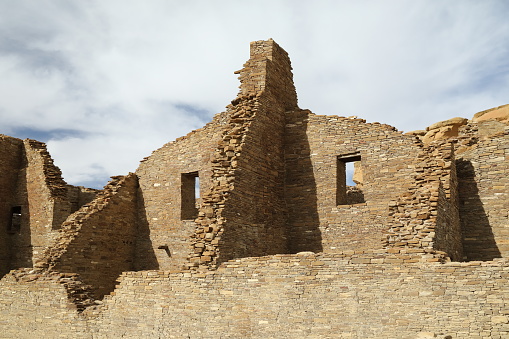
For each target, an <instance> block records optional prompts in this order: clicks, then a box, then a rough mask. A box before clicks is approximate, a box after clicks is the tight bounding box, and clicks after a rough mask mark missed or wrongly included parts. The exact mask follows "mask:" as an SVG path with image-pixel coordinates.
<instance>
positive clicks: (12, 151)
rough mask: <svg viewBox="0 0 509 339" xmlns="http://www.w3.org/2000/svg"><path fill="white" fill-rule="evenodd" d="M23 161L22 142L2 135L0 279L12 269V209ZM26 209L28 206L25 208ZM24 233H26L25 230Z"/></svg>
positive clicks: (0, 141) (0, 160) (0, 146)
mask: <svg viewBox="0 0 509 339" xmlns="http://www.w3.org/2000/svg"><path fill="white" fill-rule="evenodd" d="M21 160H22V141H21V140H19V139H16V138H11V137H8V136H5V135H0V171H1V173H2V175H1V176H0V277H1V276H3V275H4V274H5V273H7V272H8V271H9V270H10V268H11V256H12V252H11V242H12V240H11V238H12V233H14V232H15V231H14V230H12V229H11V223H12V207H13V206H15V204H16V201H15V195H14V194H13V192H15V190H16V184H17V180H18V171H19V168H20V166H21ZM24 207H25V209H26V205H25V206H24ZM23 231H26V230H25V229H23Z"/></svg>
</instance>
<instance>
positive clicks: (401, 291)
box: [0, 251, 509, 339]
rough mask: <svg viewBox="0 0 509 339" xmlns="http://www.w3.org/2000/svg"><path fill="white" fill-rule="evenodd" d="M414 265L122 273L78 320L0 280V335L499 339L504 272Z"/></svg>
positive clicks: (389, 261)
mask: <svg viewBox="0 0 509 339" xmlns="http://www.w3.org/2000/svg"><path fill="white" fill-rule="evenodd" d="M430 255H431V254H430ZM414 259H415V260H417V261H419V260H422V256H421V255H420V254H419V255H418V256H415V257H414V256H412V254H411V253H407V254H405V253H399V254H386V253H382V252H379V253H376V252H370V253H367V252H366V253H363V252H362V251H360V252H357V253H355V252H353V251H352V252H345V253H336V254H320V255H277V256H268V257H259V258H244V259H237V260H234V261H230V262H226V263H223V264H222V265H221V266H220V267H219V268H218V270H217V271H209V272H201V273H200V272H199V273H192V272H188V273H170V272H168V271H166V272H165V271H144V272H125V273H124V274H123V275H122V276H121V277H120V284H119V285H118V287H117V289H116V291H115V294H114V295H110V296H107V297H106V298H105V299H104V301H103V304H102V305H100V306H96V307H92V308H89V309H87V310H86V311H85V312H84V313H83V315H82V316H81V318H78V317H77V316H76V311H75V310H74V307H72V306H69V303H68V302H67V301H66V300H65V298H64V296H65V291H64V290H63V289H62V288H61V287H59V286H58V285H57V284H56V283H53V282H44V281H41V280H37V281H33V282H19V283H17V284H15V283H14V282H12V280H6V279H4V280H3V281H2V282H1V284H2V286H3V287H6V286H9V289H10V290H11V291H18V293H17V295H15V294H13V293H6V292H5V291H6V288H2V289H0V296H1V297H0V298H1V300H2V302H1V303H0V305H1V306H0V314H2V315H5V317H4V318H3V319H2V320H1V321H0V324H2V333H13V334H14V332H13V330H12V329H9V327H10V325H11V324H13V323H15V322H16V321H22V319H25V321H26V322H27V323H29V324H31V325H30V326H29V327H30V328H32V329H34V331H42V328H43V327H44V328H46V329H47V330H48V331H50V332H48V333H49V337H57V336H56V335H55V336H51V334H52V333H56V332H58V331H60V332H61V333H62V334H65V335H67V336H68V337H88V338H92V336H93V337H94V338H118V337H124V338H145V337H154V336H155V337H158V336H159V337H168V338H172V337H173V338H188V337H191V338H239V337H242V338H304V337H316V338H328V337H336V338H388V339H390V338H416V337H417V335H418V334H422V333H436V334H440V333H443V334H445V335H450V336H451V337H452V338H505V337H506V336H507V335H509V314H507V310H508V309H509V299H508V296H509V290H508V289H509V284H508V279H509V266H508V265H507V262H505V261H496V262H469V263H446V264H440V263H431V262H430V263H418V262H415V263H412V261H413V260H414ZM27 291H29V293H27ZM58 291H60V292H58ZM49 293H57V294H56V296H59V297H56V296H55V295H53V296H50V294H49ZM34 305H38V307H35V306H34ZM18 307H19V310H18V311H16V309H17V308H18ZM39 310H45V312H44V313H40V312H39ZM42 314H43V315H44V316H42ZM37 319H39V321H37ZM62 320H63V323H59V322H60V321H62ZM43 321H44V322H45V325H42V324H41V323H42V322H43ZM84 321H85V322H86V326H84V324H83V322H84ZM4 331H7V332H4ZM8 331H10V332H8ZM52 331H54V332H52ZM16 333H20V332H19V331H18V332H16ZM21 333H27V332H21ZM87 334H88V336H87ZM18 337H20V338H23V337H24V336H23V335H21V336H20V335H18ZM25 337H29V336H25ZM46 337H48V335H46Z"/></svg>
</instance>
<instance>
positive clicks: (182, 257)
mask: <svg viewBox="0 0 509 339" xmlns="http://www.w3.org/2000/svg"><path fill="white" fill-rule="evenodd" d="M230 115H231V112H229V111H227V112H224V113H221V114H218V115H216V116H215V117H214V119H213V121H212V122H210V123H209V124H207V125H206V126H204V127H203V128H201V129H198V130H196V131H193V132H191V133H189V134H188V135H187V136H185V137H182V138H179V139H177V140H175V141H174V142H170V143H168V144H166V145H164V146H163V147H161V148H160V149H158V150H156V151H154V152H153V154H152V155H151V156H150V157H148V158H146V159H144V160H143V161H142V163H141V164H140V166H139V168H138V169H137V170H136V175H137V176H138V177H139V185H140V189H139V194H138V210H139V211H138V214H139V227H138V228H139V230H138V232H139V233H138V234H139V237H138V238H137V249H138V250H137V254H136V255H137V257H136V262H135V268H136V269H166V270H168V269H175V270H179V269H181V268H182V266H183V265H184V264H185V263H187V257H188V255H189V249H190V245H191V241H190V238H191V235H192V234H193V233H194V232H195V228H196V226H195V222H194V220H195V218H197V217H198V214H196V215H195V216H194V217H192V218H189V219H187V218H188V217H187V216H184V219H183V215H182V208H183V206H182V189H183V187H182V185H183V180H182V179H183V178H182V175H183V174H186V173H197V174H198V176H199V185H200V187H199V191H200V194H201V197H200V198H199V199H198V200H197V201H196V203H197V205H198V207H200V205H201V204H202V201H203V199H204V198H203V196H204V195H206V194H207V193H208V192H209V191H210V190H211V186H212V180H213V178H212V173H213V170H212V166H213V164H212V160H213V155H214V151H215V150H216V148H217V145H218V142H219V141H220V140H221V138H222V133H223V131H224V130H225V129H227V128H228V127H229V126H228V123H229V120H230ZM184 189H186V188H184ZM187 190H188V191H189V190H190V191H191V192H193V191H194V190H195V187H194V185H193V187H190V188H189V187H188V188H187ZM188 203H189V201H188ZM191 203H192V201H191Z"/></svg>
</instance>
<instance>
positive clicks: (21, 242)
mask: <svg viewBox="0 0 509 339" xmlns="http://www.w3.org/2000/svg"><path fill="white" fill-rule="evenodd" d="M25 161H26V160H25ZM17 189H18V192H17V194H16V202H15V204H14V206H13V207H12V208H11V209H10V211H9V213H10V216H9V219H10V220H9V225H8V227H9V238H10V250H11V256H10V266H11V267H10V268H11V269H18V268H25V267H33V244H32V232H33V230H32V228H31V223H34V224H35V221H33V220H30V204H29V201H28V194H27V193H26V192H27V178H26V174H25V171H21V172H20V174H19V176H18V183H17Z"/></svg>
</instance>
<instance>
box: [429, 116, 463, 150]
mask: <svg viewBox="0 0 509 339" xmlns="http://www.w3.org/2000/svg"><path fill="white" fill-rule="evenodd" d="M467 122H468V119H465V118H452V119H449V120H444V121H440V122H437V123H434V124H433V125H431V126H429V127H428V128H426V131H427V132H426V134H425V135H424V136H423V137H422V141H423V142H424V143H426V144H428V143H430V142H432V141H435V140H444V139H449V138H452V137H456V136H458V133H459V128H460V127H461V126H463V125H465V124H466V123H467Z"/></svg>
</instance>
